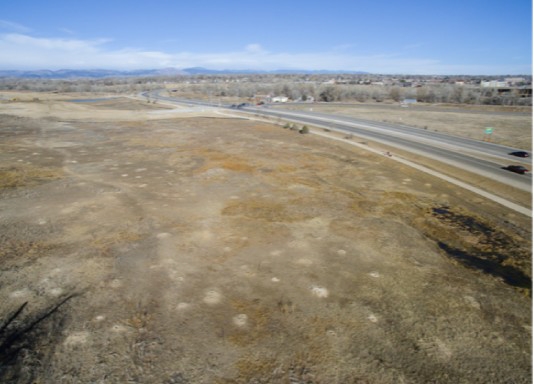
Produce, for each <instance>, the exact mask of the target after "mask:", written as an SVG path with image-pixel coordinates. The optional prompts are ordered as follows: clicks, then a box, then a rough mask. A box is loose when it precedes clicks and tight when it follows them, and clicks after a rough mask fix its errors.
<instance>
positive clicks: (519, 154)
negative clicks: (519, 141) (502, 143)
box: [509, 151, 530, 157]
mask: <svg viewBox="0 0 534 384" xmlns="http://www.w3.org/2000/svg"><path fill="white" fill-rule="evenodd" d="M509 155H512V156H517V157H529V156H530V155H529V154H528V152H525V151H516V152H510V153H509Z"/></svg>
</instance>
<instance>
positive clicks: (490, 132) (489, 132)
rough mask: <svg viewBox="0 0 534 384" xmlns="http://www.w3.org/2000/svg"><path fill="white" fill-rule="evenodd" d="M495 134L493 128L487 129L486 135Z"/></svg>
mask: <svg viewBox="0 0 534 384" xmlns="http://www.w3.org/2000/svg"><path fill="white" fill-rule="evenodd" d="M492 133H493V128H491V127H488V128H486V134H488V135H491V134H492Z"/></svg>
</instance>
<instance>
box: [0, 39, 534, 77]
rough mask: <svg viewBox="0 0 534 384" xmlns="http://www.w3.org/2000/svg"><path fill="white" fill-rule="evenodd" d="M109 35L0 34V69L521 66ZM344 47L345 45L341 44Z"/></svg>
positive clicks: (485, 69) (417, 70)
mask: <svg viewBox="0 0 534 384" xmlns="http://www.w3.org/2000/svg"><path fill="white" fill-rule="evenodd" d="M110 41H111V40H109V39H93V40H81V39H74V38H41V37H33V36H30V35H28V34H22V33H10V34H4V35H0V69H60V68H71V69H91V68H107V69H143V68H165V67H175V68H187V67H196V66H201V67H207V68H213V69H265V70H269V69H309V70H318V69H329V70H360V71H367V72H372V73H392V74H400V73H402V74H503V73H507V74H517V73H524V74H528V73H531V68H530V63H527V64H526V65H524V66H521V67H515V68H514V67H491V66H482V65H481V66H462V65H448V64H444V63H442V62H440V61H438V60H435V59H429V58H406V57H405V56H401V55H398V54H396V55H393V54H383V55H366V56H364V55H360V56H358V55H354V54H351V53H349V52H347V51H345V50H344V49H339V48H340V47H338V49H332V50H330V51H328V52H308V53H284V52H271V51H266V50H264V49H263V47H262V46H261V45H260V44H257V43H254V44H249V45H247V46H246V47H244V48H243V49H242V50H239V51H234V52H226V53H190V52H161V51H149V50H140V49H132V48H129V49H119V50H117V49H115V50H114V49H110V48H109V47H108V46H107V45H106V43H108V42H110ZM341 48H344V47H341Z"/></svg>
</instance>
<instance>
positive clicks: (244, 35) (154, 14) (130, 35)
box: [0, 0, 532, 75]
mask: <svg viewBox="0 0 534 384" xmlns="http://www.w3.org/2000/svg"><path fill="white" fill-rule="evenodd" d="M193 66H202V67H206V68H211V69H264V70H272V69H310V70H314V69H329V70H355V71H358V70H359V71H367V72H371V73H384V74H468V75H499V74H502V75H504V74H511V75H513V74H531V73H532V2H531V0H509V1H504V0H498V1H497V0H462V1H460V0H425V1H421V0H404V1H401V0H387V1H386V0H365V1H362V0H352V1H349V0H346V1H342V0H329V1H314V0H308V1H301V0H284V1H279V0H271V1H265V0H262V1H254V0H247V1H242V0H226V1H215V0H189V1H180V0H175V1H171V0H150V1H143V2H140V1H135V2H134V1H126V0H107V1H101V0H92V1H83V0H69V1H60V0H46V1H44V0H17V1H10V0H4V1H2V2H0V69H61V68H72V69H94V68H106V69H143V68H167V67H175V68H187V67H193Z"/></svg>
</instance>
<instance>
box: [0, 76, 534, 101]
mask: <svg viewBox="0 0 534 384" xmlns="http://www.w3.org/2000/svg"><path fill="white" fill-rule="evenodd" d="M170 83H172V84H173V87H175V91H176V92H179V93H184V94H187V95H197V96H198V97H204V98H208V97H218V98H221V99H223V98H237V99H252V98H254V97H255V96H256V95H272V96H286V97H288V98H289V99H290V100H292V101H311V100H313V101H320V102H355V101H356V102H372V101H375V102H382V101H393V102H400V101H402V100H404V99H416V100H417V101H419V102H425V103H462V104H486V105H528V106H531V105H532V95H531V94H530V95H529V94H526V93H523V94H520V93H519V92H516V90H517V89H514V88H511V89H509V91H507V92H503V91H502V89H501V90H499V89H498V88H490V87H481V86H480V85H477V84H466V85H457V84H451V83H437V84H424V83H422V85H418V86H416V87H405V86H399V85H376V84H372V83H371V82H367V83H364V84H362V83H361V81H360V82H356V81H351V82H347V83H344V84H335V83H328V82H326V81H325V79H324V78H313V79H310V78H302V77H298V76H288V75H247V76H224V75H218V76H216V75H212V76H206V75H203V76H177V77H120V78H104V79H72V80H71V79H16V78H0V90H18V91H36V92H54V91H56V92H95V93H117V94H125V93H130V94H131V93H138V92H143V91H147V90H154V89H160V88H164V87H166V86H168V84H170ZM400 84H402V82H401V83H400Z"/></svg>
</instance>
